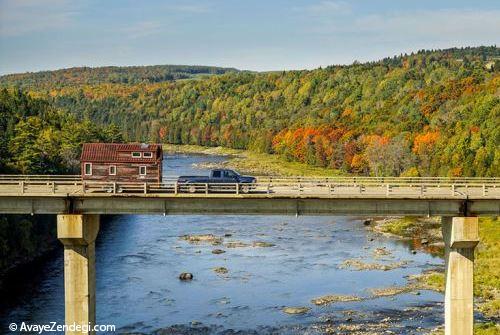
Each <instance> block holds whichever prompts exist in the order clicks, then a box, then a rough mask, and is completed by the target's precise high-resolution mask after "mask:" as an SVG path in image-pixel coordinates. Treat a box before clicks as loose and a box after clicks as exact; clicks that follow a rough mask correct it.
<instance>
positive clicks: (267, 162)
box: [163, 144, 342, 177]
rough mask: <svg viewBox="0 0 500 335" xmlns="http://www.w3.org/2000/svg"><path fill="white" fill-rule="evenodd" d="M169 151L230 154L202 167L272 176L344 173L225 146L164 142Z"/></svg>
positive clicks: (164, 146) (335, 174) (327, 175)
mask: <svg viewBox="0 0 500 335" xmlns="http://www.w3.org/2000/svg"><path fill="white" fill-rule="evenodd" d="M163 150H164V151H165V152H167V153H181V154H187V153H192V154H195V153H196V154H205V155H222V156H228V157H229V159H228V160H227V161H224V162H221V163H203V164H202V165H201V166H197V167H200V168H208V169H212V168H228V169H233V170H236V171H239V172H241V173H246V174H253V175H261V176H262V175H272V176H275V175H276V176H277V175H280V176H321V177H333V176H339V175H342V173H341V172H340V171H338V170H333V169H328V168H323V167H317V166H310V165H307V164H304V163H298V162H289V161H286V160H284V159H282V158H281V157H279V156H277V155H270V154H264V153H255V152H251V151H247V150H237V149H230V148H223V147H202V146H197V145H175V144H163Z"/></svg>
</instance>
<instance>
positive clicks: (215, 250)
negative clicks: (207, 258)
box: [212, 249, 225, 255]
mask: <svg viewBox="0 0 500 335" xmlns="http://www.w3.org/2000/svg"><path fill="white" fill-rule="evenodd" d="M223 253H225V251H224V250H222V249H214V250H212V254H214V255H220V254H223Z"/></svg>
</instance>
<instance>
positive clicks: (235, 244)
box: [225, 241, 248, 248]
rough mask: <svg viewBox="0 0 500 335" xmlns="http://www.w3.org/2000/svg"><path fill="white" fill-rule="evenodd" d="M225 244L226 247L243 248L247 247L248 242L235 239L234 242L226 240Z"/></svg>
mask: <svg viewBox="0 0 500 335" xmlns="http://www.w3.org/2000/svg"><path fill="white" fill-rule="evenodd" d="M225 246H226V248H245V247H248V244H246V243H243V242H239V241H236V242H227V243H226V244H225Z"/></svg>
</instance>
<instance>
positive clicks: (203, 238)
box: [179, 234, 222, 245]
mask: <svg viewBox="0 0 500 335" xmlns="http://www.w3.org/2000/svg"><path fill="white" fill-rule="evenodd" d="M179 238H180V239H181V240H184V241H187V242H189V243H193V244H197V243H211V244H215V245H217V244H220V243H222V238H220V237H217V236H215V235H213V234H200V235H182V236H180V237H179Z"/></svg>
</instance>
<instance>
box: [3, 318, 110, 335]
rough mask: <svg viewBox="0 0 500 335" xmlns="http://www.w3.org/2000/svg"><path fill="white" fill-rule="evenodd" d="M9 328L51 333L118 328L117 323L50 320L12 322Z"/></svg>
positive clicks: (104, 330)
mask: <svg viewBox="0 0 500 335" xmlns="http://www.w3.org/2000/svg"><path fill="white" fill-rule="evenodd" d="M9 330H10V331H11V332H20V333H24V332H26V333H30V334H33V333H37V334H43V333H49V332H58V333H60V332H67V331H68V332H80V333H84V334H86V333H90V332H114V331H115V330H116V326H115V325H92V324H90V323H89V324H83V325H81V324H77V323H73V324H69V325H66V324H65V325H61V324H58V323H57V322H49V323H47V324H30V323H26V322H24V321H23V322H21V323H15V322H13V323H11V324H10V325H9Z"/></svg>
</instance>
